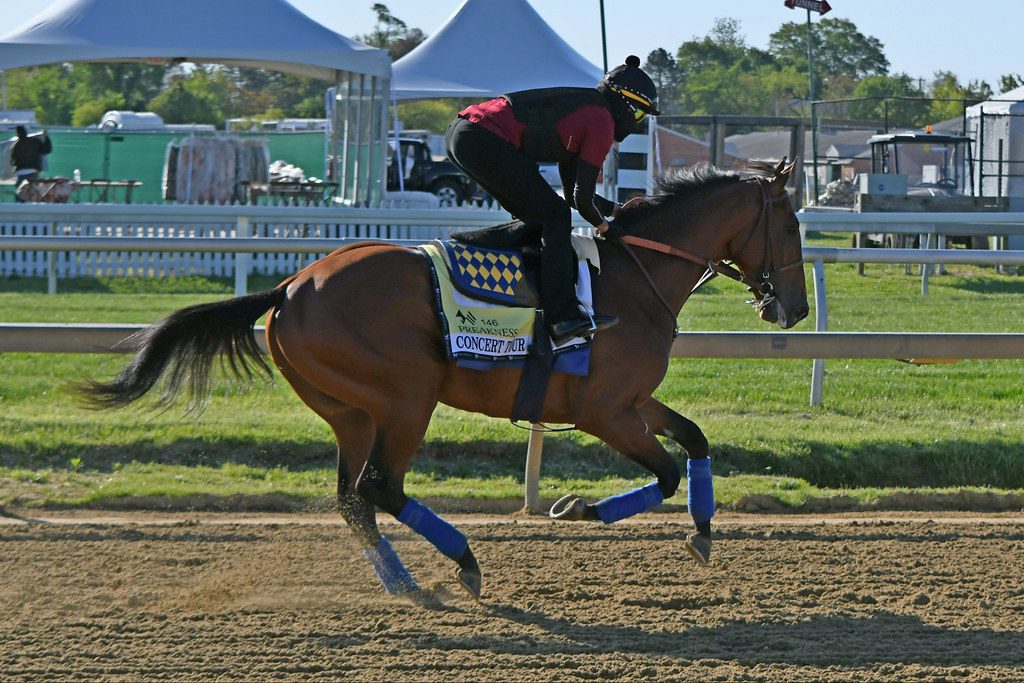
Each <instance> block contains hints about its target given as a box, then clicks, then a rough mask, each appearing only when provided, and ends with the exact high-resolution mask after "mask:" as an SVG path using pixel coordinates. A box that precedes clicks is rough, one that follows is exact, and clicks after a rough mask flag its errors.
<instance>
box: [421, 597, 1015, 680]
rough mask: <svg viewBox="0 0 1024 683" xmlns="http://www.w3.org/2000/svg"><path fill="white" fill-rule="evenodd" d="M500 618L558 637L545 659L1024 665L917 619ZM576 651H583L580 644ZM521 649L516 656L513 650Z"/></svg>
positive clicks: (996, 637)
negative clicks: (716, 622)
mask: <svg viewBox="0 0 1024 683" xmlns="http://www.w3.org/2000/svg"><path fill="white" fill-rule="evenodd" d="M491 613H492V615H493V616H494V617H497V618H504V619H507V620H508V621H510V622H513V623H514V624H517V625H519V626H525V627H530V628H538V627H539V628H541V629H543V630H544V631H545V632H547V633H548V634H549V635H550V636H552V638H551V639H550V641H549V642H545V640H544V639H541V640H539V641H537V642H534V643H531V648H535V650H536V652H537V653H538V654H543V653H545V652H549V653H567V652H568V653H571V652H573V651H574V650H575V651H576V652H580V653H588V654H613V653H622V652H631V653H634V654H637V655H644V656H659V657H668V658H672V659H685V660H691V659H692V660H707V659H718V660H723V661H736V662H739V663H741V664H747V665H757V664H764V663H786V664H799V665H815V666H829V665H834V666H837V667H850V666H858V665H873V666H874V665H878V664H879V663H891V664H894V665H901V666H903V665H909V664H930V665H935V664H940V665H951V666H953V665H955V666H986V665H1001V666H1007V665H1013V666H1020V665H1022V664H1024V633H1020V632H1007V631H994V630H989V629H968V630H956V629H947V628H940V627H937V626H933V625H932V624H928V623H925V622H923V621H922V620H921V619H918V618H917V617H912V616H906V615H901V614H895V613H892V612H879V613H877V614H875V615H873V616H871V617H869V618H864V617H854V616H843V615H835V616H822V615H815V616H812V617H810V618H808V619H805V620H801V621H799V622H776V623H764V622H758V623H747V622H740V621H735V622H732V623H728V624H725V625H722V626H715V627H710V628H704V627H691V628H681V629H672V628H671V627H670V626H668V625H667V624H666V628H661V627H659V628H651V629H642V628H637V627H633V626H610V625H603V624H598V625H593V624H591V625H587V626H581V625H580V624H579V623H578V622H576V621H570V620H565V619H558V618H553V617H549V616H547V615H545V614H543V613H540V612H533V611H528V610H524V609H520V608H518V607H513V606H492V607H491ZM573 643H574V644H575V647H574V646H573V645H572V644H573ZM438 646H439V647H443V648H450V649H453V650H460V649H464V648H467V647H470V644H469V643H467V642H465V641H463V640H459V639H449V640H444V639H441V640H440V641H439V643H438ZM472 646H473V647H481V648H486V649H487V650H489V651H491V652H495V653H502V652H505V651H514V652H516V653H518V652H519V649H518V647H519V646H513V643H510V641H509V640H508V639H507V638H494V639H492V640H490V641H489V642H488V639H487V637H486V636H483V635H481V636H476V637H475V638H474V641H473V643H472ZM510 646H513V647H515V649H513V650H509V647H510Z"/></svg>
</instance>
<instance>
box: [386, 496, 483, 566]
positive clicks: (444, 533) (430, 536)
mask: <svg viewBox="0 0 1024 683" xmlns="http://www.w3.org/2000/svg"><path fill="white" fill-rule="evenodd" d="M398 521H399V522H401V523H402V524H405V525H406V526H407V527H409V528H410V529H412V530H413V531H415V532H416V533H418V534H419V535H420V536H422V537H423V538H425V539H427V540H428V541H430V542H431V543H433V544H434V547H435V548H437V549H438V550H439V551H440V552H441V554H442V555H444V556H445V557H447V558H448V559H450V560H454V561H456V562H458V561H459V559H460V558H461V557H462V555H463V553H465V552H466V548H468V547H469V541H467V540H466V537H465V536H463V535H462V532H461V531H459V530H458V529H456V528H455V527H453V526H452V525H451V524H449V523H448V522H446V521H444V520H443V519H441V518H440V517H438V516H437V515H435V514H434V511H433V510H431V509H430V508H428V507H427V506H426V505H424V504H423V503H421V502H419V501H418V500H416V499H414V498H410V499H409V500H408V501H406V503H405V507H403V508H402V511H401V512H400V513H398Z"/></svg>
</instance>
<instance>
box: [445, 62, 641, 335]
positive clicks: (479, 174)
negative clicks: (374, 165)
mask: <svg viewBox="0 0 1024 683" xmlns="http://www.w3.org/2000/svg"><path fill="white" fill-rule="evenodd" d="M658 113H659V112H658V91H657V88H656V87H655V85H654V82H653V81H651V79H650V77H649V76H648V75H647V74H645V73H644V72H643V71H642V70H641V69H640V59H639V58H638V57H636V56H635V55H630V56H629V57H627V58H626V63H625V64H622V65H620V66H617V67H615V68H614V69H612V70H611V71H609V72H608V73H607V74H605V75H604V77H603V78H602V79H601V82H600V83H598V84H597V87H596V88H544V89H539V90H523V91H521V92H514V93H509V94H507V95H505V96H503V97H499V98H497V99H493V100H489V101H487V102H482V103H480V104H476V105H473V106H471V107H467V108H466V109H464V110H462V111H461V112H459V115H458V117H457V118H456V119H455V120H454V121H453V122H452V123H451V125H450V126H449V127H448V132H447V133H446V135H445V145H446V149H447V152H448V157H449V158H450V159H451V160H452V161H453V162H454V163H455V164H456V165H457V166H459V168H461V169H462V170H463V171H465V173H466V175H468V176H470V177H471V178H473V179H474V180H476V181H477V182H478V183H479V184H480V185H481V186H482V187H483V188H484V189H486V190H487V191H488V192H490V193H491V195H492V196H493V197H494V198H495V199H497V200H498V202H499V203H500V204H501V205H502V206H503V207H504V208H505V209H507V210H508V211H509V212H510V213H511V214H512V215H513V216H515V217H516V218H518V219H520V220H522V221H523V222H525V223H530V224H536V225H537V226H539V230H540V237H541V244H542V257H541V282H540V288H541V292H540V298H541V303H542V305H543V308H544V316H545V320H546V322H547V325H548V329H549V331H550V333H551V338H552V340H553V341H554V342H555V345H556V346H557V345H559V344H562V343H565V342H566V341H568V340H570V339H572V338H573V337H578V336H581V335H585V334H590V333H593V332H596V331H598V330H601V329H605V328H607V327H611V326H612V325H614V324H615V323H616V322H618V319H617V318H616V317H615V316H610V315H598V316H594V318H593V321H591V319H590V317H589V316H587V315H584V314H583V313H582V312H581V310H580V308H579V305H578V303H577V301H576V295H575V292H574V286H573V283H574V282H575V273H576V265H575V255H574V253H573V249H572V243H571V240H570V239H569V235H570V233H571V232H572V222H571V221H572V214H571V210H572V209H573V208H575V209H576V210H577V211H579V213H580V215H581V216H583V218H584V219H586V220H587V221H588V222H589V223H590V224H591V225H593V226H594V227H595V228H597V232H598V233H604V232H605V231H607V230H608V228H609V225H608V221H607V220H606V217H614V216H615V215H616V213H617V212H618V210H619V205H618V204H616V203H615V202H612V201H609V200H607V199H605V198H603V197H601V196H600V195H597V194H595V187H596V184H597V177H598V174H599V173H600V171H601V167H602V166H603V165H604V160H605V157H606V156H607V155H608V151H609V150H610V149H611V146H612V142H613V141H615V142H622V141H623V140H624V139H625V138H626V136H627V135H629V134H630V133H632V132H634V131H635V130H636V129H637V128H638V124H639V123H640V122H641V121H643V120H644V118H645V117H646V116H647V115H648V114H652V115H655V116H656V115H657V114H658ZM537 162H557V164H558V174H559V176H560V177H561V179H562V194H563V197H564V201H563V198H562V197H559V196H558V195H557V194H556V193H555V192H554V190H552V189H551V186H550V185H548V183H547V181H545V180H544V177H543V176H542V175H541V174H540V171H539V169H538V167H537Z"/></svg>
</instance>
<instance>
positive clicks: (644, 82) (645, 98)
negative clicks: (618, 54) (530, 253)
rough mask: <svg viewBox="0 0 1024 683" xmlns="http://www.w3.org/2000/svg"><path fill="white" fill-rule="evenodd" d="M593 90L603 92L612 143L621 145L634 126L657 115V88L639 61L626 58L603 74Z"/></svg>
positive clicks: (658, 112) (634, 56) (634, 128)
mask: <svg viewBox="0 0 1024 683" xmlns="http://www.w3.org/2000/svg"><path fill="white" fill-rule="evenodd" d="M597 89H598V90H600V91H601V92H602V93H604V95H605V97H606V98H607V99H608V105H609V108H610V109H611V112H612V118H613V119H614V120H615V140H616V142H622V141H623V140H624V139H625V138H626V136H627V135H629V134H630V133H632V132H634V131H635V130H636V128H637V124H639V123H640V122H641V121H643V120H644V118H645V117H646V116H647V115H648V114H651V115H653V116H657V115H659V114H660V113H661V112H660V111H658V88H657V87H656V86H655V85H654V81H652V80H651V77H650V76H648V75H647V74H645V73H644V72H643V70H642V69H641V68H640V58H639V57H637V56H636V55H630V56H628V57H626V63H625V64H620V65H619V66H617V67H615V68H614V69H612V70H611V71H609V72H608V73H606V74H605V75H604V78H602V79H601V82H600V83H598V84H597Z"/></svg>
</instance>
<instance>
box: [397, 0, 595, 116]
mask: <svg viewBox="0 0 1024 683" xmlns="http://www.w3.org/2000/svg"><path fill="white" fill-rule="evenodd" d="M601 76H602V72H601V70H600V69H599V68H598V67H596V66H594V65H593V64H591V63H590V62H589V61H587V60H586V59H585V58H584V57H583V56H582V55H580V54H579V53H578V52H576V50H574V49H572V47H570V46H569V44H568V43H566V42H565V41H564V40H562V38H561V36H559V35H558V34H557V33H555V31H554V30H553V29H552V28H551V27H550V26H548V24H547V22H545V21H544V19H542V18H541V16H540V15H539V14H537V12H536V10H534V9H533V7H531V6H530V3H529V2H527V0H466V1H465V2H464V3H463V4H462V6H461V7H459V9H458V10H456V11H455V14H453V15H452V16H451V17H450V18H449V19H448V21H447V22H446V23H445V24H444V26H442V27H441V28H440V29H438V30H437V32H436V33H434V34H433V35H432V36H430V38H428V39H427V40H426V41H424V42H423V43H422V44H421V45H418V46H417V47H416V48H415V49H414V50H412V51H411V52H410V53H409V54H407V55H405V56H404V57H402V58H401V59H399V60H398V61H397V62H395V64H394V76H393V78H392V92H393V95H394V97H395V98H396V99H399V100H412V99H428V98H439V97H495V96H498V95H502V94H504V93H507V92H515V91H517V90H527V89H530V88H546V87H553V86H575V87H593V86H595V85H596V84H597V82H598V81H599V80H600V79H601Z"/></svg>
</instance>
